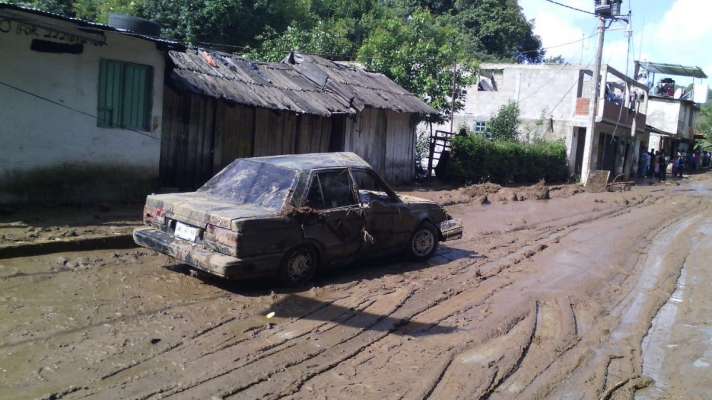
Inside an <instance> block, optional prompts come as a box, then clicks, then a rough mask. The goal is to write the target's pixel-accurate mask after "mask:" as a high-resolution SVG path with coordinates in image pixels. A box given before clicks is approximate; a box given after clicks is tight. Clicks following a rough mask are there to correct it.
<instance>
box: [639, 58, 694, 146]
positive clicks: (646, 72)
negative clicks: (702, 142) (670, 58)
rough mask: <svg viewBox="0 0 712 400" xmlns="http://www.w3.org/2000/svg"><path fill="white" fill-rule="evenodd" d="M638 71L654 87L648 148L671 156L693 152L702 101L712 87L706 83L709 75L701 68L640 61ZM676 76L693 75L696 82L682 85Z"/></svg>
mask: <svg viewBox="0 0 712 400" xmlns="http://www.w3.org/2000/svg"><path fill="white" fill-rule="evenodd" d="M635 71H636V76H637V77H638V78H639V81H641V82H645V84H646V85H648V86H649V87H650V101H649V104H648V119H647V124H648V130H649V131H650V142H649V145H648V148H649V149H652V150H660V151H662V152H663V154H665V155H666V156H668V157H673V156H674V155H675V154H676V153H677V152H689V151H691V150H692V149H693V147H694V142H695V124H696V120H697V115H698V113H699V112H700V104H701V103H705V102H706V101H707V90H708V88H707V85H706V84H704V83H703V80H704V79H706V78H707V75H706V74H705V73H704V71H703V70H702V69H701V68H699V67H686V66H682V65H675V64H663V63H652V62H640V61H636V62H635ZM656 77H657V78H658V79H657V80H656ZM672 77H685V78H691V79H692V82H693V83H692V85H680V84H679V83H676V82H675V80H674V79H673V78H672Z"/></svg>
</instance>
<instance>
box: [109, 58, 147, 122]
mask: <svg viewBox="0 0 712 400" xmlns="http://www.w3.org/2000/svg"><path fill="white" fill-rule="evenodd" d="M152 99H153V67H151V66H149V65H141V64H133V63H127V62H123V61H114V60H105V59H102V60H101V61H100V62H99V106H98V114H97V117H98V119H97V126H99V127H102V128H126V129H140V130H144V131H148V130H150V129H151V107H152V104H151V100H152Z"/></svg>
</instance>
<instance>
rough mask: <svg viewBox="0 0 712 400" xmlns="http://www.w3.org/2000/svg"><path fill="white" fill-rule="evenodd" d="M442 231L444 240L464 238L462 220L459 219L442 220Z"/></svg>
mask: <svg viewBox="0 0 712 400" xmlns="http://www.w3.org/2000/svg"><path fill="white" fill-rule="evenodd" d="M440 233H441V234H442V236H443V242H447V241H449V240H457V239H462V221H460V220H459V219H449V220H447V221H443V222H441V223H440Z"/></svg>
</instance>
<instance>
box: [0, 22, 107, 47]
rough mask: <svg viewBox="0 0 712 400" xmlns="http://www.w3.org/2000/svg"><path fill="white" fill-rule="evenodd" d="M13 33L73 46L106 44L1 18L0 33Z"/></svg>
mask: <svg viewBox="0 0 712 400" xmlns="http://www.w3.org/2000/svg"><path fill="white" fill-rule="evenodd" d="M13 32H14V33H16V34H18V35H25V36H31V37H36V38H43V39H49V40H57V41H60V42H68V43H73V44H86V43H90V44H93V45H94V46H103V45H104V44H106V43H105V42H104V41H103V40H99V39H93V38H88V37H85V36H80V35H75V34H73V33H67V32H62V31H60V30H57V29H53V28H49V27H45V26H39V25H32V24H28V23H25V22H19V21H14V20H11V19H7V18H0V33H13Z"/></svg>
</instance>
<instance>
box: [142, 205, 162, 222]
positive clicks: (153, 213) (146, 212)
mask: <svg viewBox="0 0 712 400" xmlns="http://www.w3.org/2000/svg"><path fill="white" fill-rule="evenodd" d="M165 216H166V211H165V210H164V209H163V208H160V207H149V206H146V207H144V209H143V223H144V224H146V225H159V226H160V225H163V224H164V222H165Z"/></svg>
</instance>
